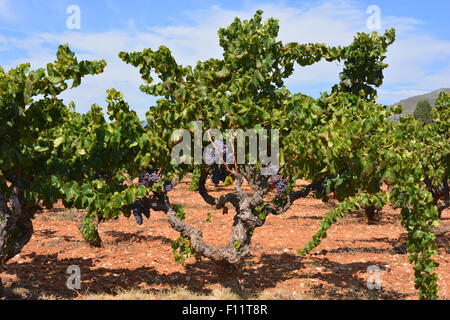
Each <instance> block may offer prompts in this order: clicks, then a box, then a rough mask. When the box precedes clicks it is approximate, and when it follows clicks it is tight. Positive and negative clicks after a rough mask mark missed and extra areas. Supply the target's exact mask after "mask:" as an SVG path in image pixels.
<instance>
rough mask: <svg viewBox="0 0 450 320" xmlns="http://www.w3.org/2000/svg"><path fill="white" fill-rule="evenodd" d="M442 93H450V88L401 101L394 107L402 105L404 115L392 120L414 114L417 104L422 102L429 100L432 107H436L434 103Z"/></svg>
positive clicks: (394, 117)
mask: <svg viewBox="0 0 450 320" xmlns="http://www.w3.org/2000/svg"><path fill="white" fill-rule="evenodd" d="M441 92H447V93H448V92H450V88H442V89H439V90H436V91H433V92H430V93H426V94H423V95H420V96H415V97H411V98H408V99H405V100H402V101H399V102H397V103H394V104H393V105H402V106H403V108H404V109H403V113H402V114H399V115H396V116H393V117H392V118H391V119H392V120H398V118H400V117H404V116H407V115H408V114H412V113H414V110H416V106H417V103H418V102H419V101H421V100H427V101H428V102H429V103H430V104H431V106H432V107H434V102H435V101H436V99H437V98H439V94H440V93H441Z"/></svg>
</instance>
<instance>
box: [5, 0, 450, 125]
mask: <svg viewBox="0 0 450 320" xmlns="http://www.w3.org/2000/svg"><path fill="white" fill-rule="evenodd" d="M2 3H5V0H0V11H1V8H2V6H1V4H2ZM260 8H261V9H263V10H264V19H267V18H269V17H274V18H277V19H278V20H279V22H280V34H279V38H280V40H282V41H283V42H291V41H296V42H300V43H302V42H323V43H327V44H329V45H347V44H349V43H350V42H351V41H352V39H353V37H354V35H355V34H356V33H357V32H368V31H369V30H367V27H366V19H367V18H368V15H367V13H366V11H365V9H366V8H360V7H358V6H357V5H355V4H354V3H353V2H351V1H324V2H320V3H318V4H317V3H313V4H311V3H310V4H308V5H303V6H302V7H292V6H284V5H282V4H279V5H275V4H265V5H257V6H256V5H249V6H247V8H246V9H245V10H242V11H233V10H226V9H222V8H220V7H219V6H212V7H210V8H208V9H205V10H196V11H190V12H188V13H186V16H187V18H189V19H190V20H191V21H190V22H191V23H189V25H187V24H185V25H183V24H180V23H179V22H178V24H177V25H172V26H149V28H148V29H147V30H136V29H135V27H134V23H133V22H132V21H130V24H129V26H130V30H114V31H109V32H102V33H83V30H81V31H80V32H65V33H60V34H48V33H46V34H33V35H32V36H30V38H29V39H21V40H17V39H0V50H1V48H2V47H5V43H7V45H9V46H13V47H15V48H19V49H21V50H23V51H24V52H26V56H24V57H20V59H19V58H18V59H17V61H15V63H21V62H23V61H31V62H32V63H33V66H35V65H36V66H44V65H45V64H46V63H47V62H48V61H52V60H54V54H55V52H54V50H55V49H54V48H55V47H56V44H62V43H67V42H68V43H69V45H70V47H71V49H72V50H74V51H75V52H76V53H77V55H78V56H79V57H80V58H83V59H106V60H107V62H108V67H107V69H106V70H105V73H104V74H102V75H99V76H95V77H90V78H88V79H86V80H85V82H84V84H82V86H81V87H80V88H77V89H75V90H73V91H71V92H70V93H68V94H66V97H67V98H71V99H73V100H74V101H75V102H76V104H77V106H78V108H77V109H78V110H79V111H83V112H84V111H86V110H87V109H88V107H89V106H90V105H91V104H93V103H99V104H101V105H104V103H103V100H104V97H105V91H106V89H108V88H111V87H115V88H116V89H118V90H121V91H123V92H124V93H125V97H126V99H127V100H128V101H129V103H130V105H131V106H132V107H134V108H135V109H136V110H138V113H139V114H140V116H141V117H142V118H143V115H144V113H145V111H146V110H147V109H148V107H149V106H150V105H151V104H152V103H153V102H154V100H155V99H154V98H151V97H149V96H146V95H144V94H142V93H140V92H139V89H138V88H139V85H140V84H142V80H141V79H140V76H139V73H138V71H137V69H136V68H134V67H132V66H128V65H126V64H125V63H123V62H122V61H121V60H120V59H119V58H118V53H119V52H120V51H135V50H142V49H144V48H147V47H150V48H153V49H157V48H158V47H159V46H160V45H165V46H167V47H168V48H170V49H171V51H172V53H173V55H174V57H175V59H176V60H177V62H178V63H182V64H184V65H186V64H195V63H196V62H197V61H198V60H205V59H208V58H212V57H216V58H217V57H220V56H221V53H222V49H221V48H220V47H219V40H218V35H217V30H218V29H219V28H220V27H226V26H228V25H229V24H230V23H231V22H232V21H233V20H234V17H236V16H237V17H239V18H240V19H241V20H243V19H248V18H250V17H252V16H253V14H254V13H255V11H256V10H257V9H260ZM382 19H383V20H382V22H383V26H386V27H388V26H395V27H397V28H398V36H397V39H398V40H397V41H396V43H395V44H394V45H393V46H392V47H391V48H390V49H389V51H388V54H387V56H388V59H387V60H386V61H387V63H389V64H390V67H389V68H388V69H387V70H386V72H385V83H384V87H382V89H381V90H380V91H379V93H380V94H379V95H380V98H381V100H382V102H383V103H393V102H396V101H398V100H400V99H403V98H407V97H409V96H410V95H411V94H413V93H414V94H415V93H420V94H421V93H424V92H428V91H432V90H435V89H437V88H440V87H445V86H448V85H449V84H450V72H449V71H450V65H449V62H448V61H450V60H449V58H450V41H448V40H439V39H436V38H434V37H433V36H432V35H429V34H418V33H417V28H418V26H420V24H421V21H419V20H417V19H414V18H411V17H382ZM49 48H52V49H49ZM436 62H440V63H441V64H442V68H440V69H439V68H436V67H435V63H436ZM433 68H434V69H433ZM341 69H342V66H339V65H336V64H334V63H327V62H320V63H318V64H316V65H313V66H310V67H306V68H300V67H298V68H297V70H296V72H295V74H294V75H293V76H292V78H291V79H289V80H288V81H287V85H288V86H289V87H294V88H299V90H301V91H303V92H305V93H308V90H314V91H317V88H318V87H321V88H323V90H322V91H326V90H329V89H330V87H331V85H332V84H334V83H336V82H337V81H338V76H339V72H340V71H341ZM311 88H314V89H311Z"/></svg>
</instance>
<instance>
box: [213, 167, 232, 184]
mask: <svg viewBox="0 0 450 320" xmlns="http://www.w3.org/2000/svg"><path fill="white" fill-rule="evenodd" d="M227 176H228V171H227V169H226V168H225V166H224V165H216V166H215V167H214V168H213V171H212V177H211V181H212V182H213V183H214V184H215V185H216V186H218V185H219V183H220V181H222V182H225V180H226V178H227Z"/></svg>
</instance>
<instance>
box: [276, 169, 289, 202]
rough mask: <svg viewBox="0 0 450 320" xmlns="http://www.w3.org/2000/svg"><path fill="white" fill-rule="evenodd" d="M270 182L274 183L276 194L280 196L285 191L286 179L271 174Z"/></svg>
mask: <svg viewBox="0 0 450 320" xmlns="http://www.w3.org/2000/svg"><path fill="white" fill-rule="evenodd" d="M272 182H273V183H274V184H275V189H276V190H277V192H278V196H279V197H280V198H282V197H283V196H284V194H285V193H286V187H287V183H288V181H287V179H286V178H283V177H282V176H280V175H278V174H277V175H274V176H273V178H272Z"/></svg>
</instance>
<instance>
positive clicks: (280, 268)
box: [5, 253, 402, 299]
mask: <svg viewBox="0 0 450 320" xmlns="http://www.w3.org/2000/svg"><path fill="white" fill-rule="evenodd" d="M24 258H25V259H27V262H22V263H18V262H10V263H8V264H7V267H6V270H5V274H7V275H16V276H17V278H18V280H17V281H14V282H13V283H11V284H10V285H8V284H7V283H5V284H6V285H7V286H8V287H9V288H8V292H10V294H7V298H8V299H48V298H55V299H73V298H76V297H77V296H79V294H88V293H91V294H115V293H117V292H118V291H123V290H125V291H128V290H131V289H136V288H138V287H140V286H142V285H143V284H145V285H147V286H150V287H157V286H164V287H166V288H167V287H170V288H173V289H175V288H179V287H185V288H187V289H189V290H191V291H193V292H196V293H200V294H209V293H211V289H210V286H211V285H215V284H219V283H220V279H219V277H218V276H217V274H216V272H215V270H216V266H215V264H214V263H212V262H211V261H199V262H195V263H191V264H186V265H185V272H183V273H181V272H173V273H170V274H160V273H158V272H157V271H156V270H155V269H154V268H153V267H140V268H137V269H134V270H130V269H122V268H116V269H111V268H102V267H100V268H98V267H96V266H97V265H98V260H97V259H96V258H84V259H83V258H71V259H59V258H58V256H57V255H56V254H52V255H36V254H34V253H33V254H29V255H25V256H24ZM303 260H304V259H303V258H301V257H299V256H297V255H293V254H286V253H283V254H268V255H262V256H261V258H260V259H259V260H258V261H254V260H253V261H254V262H253V263H252V264H248V265H247V266H246V267H245V268H244V274H243V282H242V284H243V287H244V288H245V289H244V291H245V292H244V293H243V296H247V297H248V296H250V295H256V294H258V293H260V292H262V291H263V290H265V289H270V288H275V287H276V286H277V284H278V283H280V282H284V281H287V280H290V279H304V281H303V282H305V283H307V284H308V286H309V283H310V282H314V279H315V280H320V281H321V282H322V283H325V284H326V286H325V287H324V286H323V284H322V285H315V284H312V285H310V287H309V288H307V291H308V292H309V294H310V295H312V296H314V297H315V298H319V299H320V298H325V299H333V298H335V299H349V298H350V299H352V298H354V299H368V298H375V299H378V298H382V299H401V298H402V295H400V294H398V293H397V292H391V291H385V290H381V291H380V293H373V292H372V293H371V294H372V295H374V294H375V296H373V297H372V296H369V294H368V293H367V288H366V284H365V282H364V281H362V280H361V279H360V278H358V277H357V276H356V272H357V271H360V270H364V271H365V270H366V269H367V267H368V266H370V265H373V264H375V263H374V262H370V261H369V262H366V263H349V264H340V263H336V262H331V261H329V260H328V259H327V258H326V257H311V258H310V259H308V263H306V262H305V263H303V262H302V261H303ZM311 261H312V262H311ZM311 264H312V265H313V266H314V268H313V269H311ZM72 265H76V266H79V267H80V271H81V279H82V282H81V288H82V289H81V290H80V291H78V292H77V291H73V290H70V289H68V288H67V286H66V282H67V278H68V277H69V274H67V268H68V267H69V266H72ZM315 266H320V267H321V269H320V270H321V271H320V272H317V271H316V268H315ZM94 268H95V269H94ZM91 269H92V270H91ZM297 270H301V272H300V274H298V273H297V272H296V271H297ZM187 276H189V278H187ZM330 287H331V289H330ZM14 288H20V290H22V294H19V295H17V294H14V293H13V292H14ZM294 289H295V288H294ZM350 289H351V291H352V292H359V295H353V296H352V295H351V294H350V296H349V294H348V290H350ZM24 291H25V292H24ZM150 291H153V292H154V293H158V291H159V290H157V289H151V290H150ZM344 291H347V294H345V293H343V292H344ZM365 291H366V293H365V294H364V292H365ZM372 291H374V290H372Z"/></svg>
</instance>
